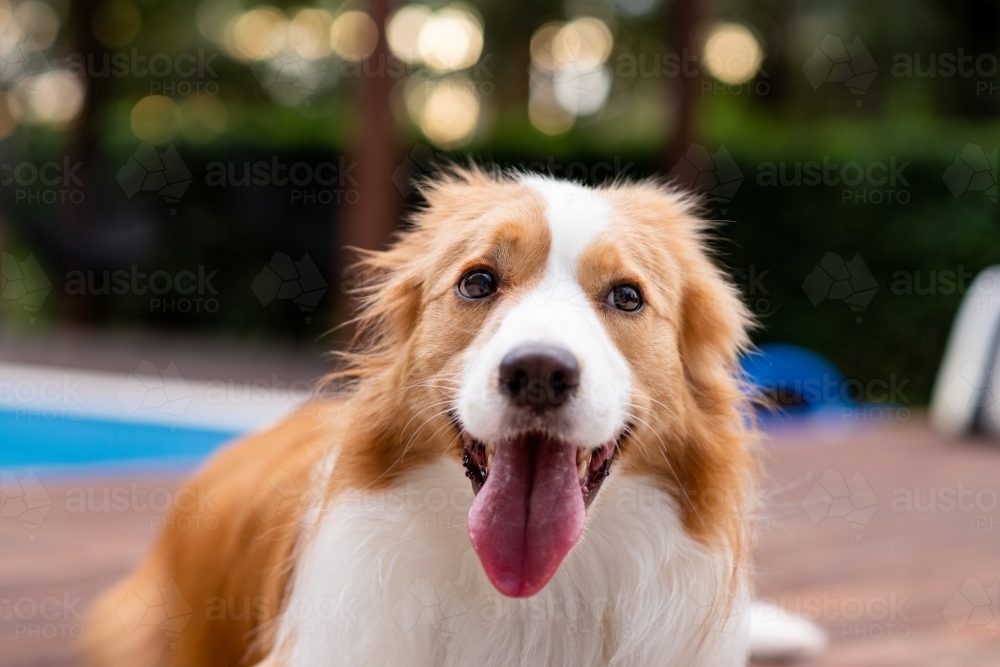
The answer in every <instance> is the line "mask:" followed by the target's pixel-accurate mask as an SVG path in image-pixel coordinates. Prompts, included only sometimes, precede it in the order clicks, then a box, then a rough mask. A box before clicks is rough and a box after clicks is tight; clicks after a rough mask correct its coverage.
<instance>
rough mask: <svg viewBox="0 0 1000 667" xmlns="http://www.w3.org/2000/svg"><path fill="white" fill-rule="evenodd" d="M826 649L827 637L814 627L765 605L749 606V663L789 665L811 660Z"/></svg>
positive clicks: (800, 618) (759, 603)
mask: <svg viewBox="0 0 1000 667" xmlns="http://www.w3.org/2000/svg"><path fill="white" fill-rule="evenodd" d="M824 648H826V633H824V632H823V630H822V629H820V627H819V626H817V625H816V624H815V623H812V622H811V621H807V620H806V619H804V618H802V617H801V616H796V615H795V614H790V613H788V612H787V611H785V610H784V609H781V608H780V607H777V606H775V605H773V604H767V603H765V602H754V603H753V604H752V605H751V606H750V659H751V660H753V661H754V662H759V663H776V662H777V663H789V662H799V661H802V660H808V659H809V658H814V657H816V656H818V655H819V654H820V653H822V652H823V649H824Z"/></svg>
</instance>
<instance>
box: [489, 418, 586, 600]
mask: <svg viewBox="0 0 1000 667" xmlns="http://www.w3.org/2000/svg"><path fill="white" fill-rule="evenodd" d="M584 519H585V510H584V505H583V494H582V493H581V492H580V480H579V478H578V477H577V474H576V448H574V447H572V446H569V445H567V444H565V443H560V442H557V441H553V440H549V439H547V438H541V437H538V436H528V437H524V438H519V439H517V440H514V441H509V442H505V443H503V444H501V445H500V446H499V447H498V448H497V452H496V456H495V457H494V460H493V466H492V468H491V469H490V473H489V477H488V478H487V479H486V483H485V484H484V485H483V488H482V489H480V491H479V495H477V496H476V500H475V502H473V504H472V509H471V510H469V537H470V538H471V539H472V546H473V547H474V548H475V550H476V553H477V554H479V560H480V562H481V563H482V564H483V569H484V570H486V575H487V576H488V577H489V578H490V581H492V582H493V585H494V586H496V587H497V590H499V591H500V592H501V593H503V594H504V595H508V596H510V597H528V596H529V595H534V594H535V593H537V592H538V591H540V590H541V589H542V587H544V586H545V584H547V583H548V582H549V579H551V578H552V575H554V574H555V572H556V570H557V569H558V568H559V564H560V563H562V561H563V559H564V558H565V557H566V554H567V553H569V550H570V549H572V548H573V545H574V544H576V541H577V540H578V539H580V534H581V533H582V532H583V524H584Z"/></svg>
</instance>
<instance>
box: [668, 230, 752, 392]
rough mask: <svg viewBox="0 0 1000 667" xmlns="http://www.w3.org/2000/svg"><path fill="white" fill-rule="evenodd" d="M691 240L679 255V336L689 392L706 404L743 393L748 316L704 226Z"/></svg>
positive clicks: (749, 323) (749, 324) (749, 319)
mask: <svg viewBox="0 0 1000 667" xmlns="http://www.w3.org/2000/svg"><path fill="white" fill-rule="evenodd" d="M692 243H693V245H692V246H691V250H692V252H690V253H689V255H688V256H687V257H684V258H682V262H683V265H684V272H683V277H682V280H683V291H682V295H681V331H680V341H679V342H680V352H681V359H682V361H683V363H684V369H685V375H686V378H687V381H688V383H689V385H690V388H691V391H692V394H693V396H694V398H695V400H696V401H697V402H698V404H699V407H701V408H702V409H708V408H710V407H711V406H713V405H717V404H718V403H719V402H720V401H733V400H735V399H738V398H740V397H741V396H742V393H741V391H740V388H739V383H738V381H737V378H738V373H739V357H740V354H741V353H742V352H743V351H744V350H746V349H747V347H748V346H749V337H748V331H749V329H750V326H751V323H752V318H751V316H750V313H749V311H748V310H747V307H746V305H745V304H744V303H743V300H742V299H741V298H740V295H739V292H738V291H737V288H736V286H735V285H733V283H732V282H731V281H730V280H729V279H728V278H727V277H726V276H725V275H724V274H723V273H722V271H721V270H720V269H719V267H718V266H717V265H716V264H715V262H713V260H712V258H711V255H710V254H709V249H708V246H707V242H706V239H705V237H704V234H703V232H701V231H699V232H698V233H697V234H695V235H694V238H693V239H692ZM734 392H735V393H736V395H735V396H734V395H733V394H734Z"/></svg>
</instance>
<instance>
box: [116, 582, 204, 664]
mask: <svg viewBox="0 0 1000 667" xmlns="http://www.w3.org/2000/svg"><path fill="white" fill-rule="evenodd" d="M192 615H194V610H193V609H192V608H191V605H190V604H188V601H187V600H186V599H185V598H184V596H183V595H182V594H181V589H180V588H179V587H178V586H177V583H176V582H175V581H174V580H173V579H171V580H170V581H168V582H167V584H166V585H165V586H159V585H157V583H156V582H155V581H153V580H152V579H149V578H146V577H140V578H139V579H137V580H136V582H135V585H134V586H133V587H132V590H130V591H129V592H128V595H126V596H125V598H124V599H123V600H122V601H121V602H119V603H118V607H117V608H116V609H115V616H117V617H118V620H119V621H120V622H121V624H122V626H123V627H124V628H125V630H126V631H127V632H134V631H135V630H136V629H138V628H139V627H141V626H150V625H151V626H156V627H158V628H159V629H160V630H161V631H162V632H163V635H164V636H165V637H166V638H167V639H168V640H175V639H176V638H177V637H178V636H179V635H180V633H181V632H182V631H183V630H184V627H185V626H186V625H187V624H188V621H190V620H191V616H192ZM170 646H171V648H174V647H175V646H176V642H174V641H170Z"/></svg>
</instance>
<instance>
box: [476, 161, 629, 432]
mask: <svg viewBox="0 0 1000 667" xmlns="http://www.w3.org/2000/svg"><path fill="white" fill-rule="evenodd" d="M524 183H526V184H527V185H530V186H531V187H532V188H534V189H535V190H536V191H538V192H539V193H540V194H541V195H542V197H543V198H544V199H545V202H546V219H547V221H548V224H549V230H550V232H551V239H552V242H551V248H550V251H549V257H548V262H547V266H546V272H545V275H544V276H543V278H542V280H541V282H540V283H539V284H538V285H536V286H535V287H534V288H533V289H532V290H531V291H530V292H529V293H528V294H526V295H524V296H523V297H521V299H520V300H519V301H518V303H516V304H514V306H513V307H512V308H511V309H510V310H509V311H507V313H506V314H505V315H504V317H503V320H502V322H501V324H500V327H499V328H498V329H497V331H496V332H495V333H493V334H492V335H491V336H490V337H489V338H488V339H487V340H486V341H484V342H482V343H480V344H478V345H473V346H472V347H471V348H470V349H469V350H468V351H467V352H466V354H465V359H464V368H463V378H462V388H461V390H460V392H459V396H458V413H459V419H460V420H461V422H462V424H463V426H464V427H465V429H466V430H467V431H468V432H469V433H470V434H471V435H472V436H473V437H474V438H476V439H477V440H479V441H481V442H486V443H495V442H497V441H499V440H502V439H504V438H505V437H507V436H509V435H513V434H515V433H517V432H521V431H524V430H526V429H529V428H531V426H532V422H531V421H530V420H531V419H532V417H530V416H529V415H525V414H524V412H525V411H524V410H521V409H518V408H517V407H516V406H513V405H511V404H510V403H509V401H508V399H507V398H505V397H504V396H503V395H502V394H501V393H500V386H499V379H498V373H499V367H500V362H501V360H502V359H503V357H504V355H506V354H507V353H508V352H510V351H511V350H514V349H515V348H518V347H520V346H522V345H525V344H531V343H544V344H549V345H557V346H561V347H564V348H566V349H568V350H569V351H570V352H572V353H573V354H574V355H575V356H576V359H577V362H578V363H579V365H580V370H581V377H580V386H579V388H578V389H577V391H576V392H574V394H573V395H572V397H571V398H570V400H569V401H567V403H566V404H565V405H563V406H562V407H561V408H560V409H558V410H555V411H554V412H552V413H549V414H546V415H545V416H544V418H543V419H544V424H545V427H546V428H547V429H548V430H549V431H550V432H552V433H553V435H556V436H558V437H559V438H560V439H561V440H564V441H566V442H568V443H571V444H573V445H575V446H577V447H582V448H595V449H596V448H599V447H601V446H603V445H605V444H607V443H608V442H609V441H610V440H612V439H613V438H615V437H616V436H617V435H618V434H619V432H620V431H621V429H622V428H623V426H624V425H625V422H626V418H627V413H628V404H629V398H630V395H631V373H630V371H629V367H628V364H627V362H626V361H625V359H624V357H622V354H621V352H620V351H619V350H618V348H617V347H616V346H615V344H614V342H613V341H612V340H611V337H610V336H609V335H608V333H607V331H606V330H605V328H604V324H603V323H602V322H601V319H600V317H599V315H598V313H597V312H596V310H595V308H596V307H597V306H595V303H594V301H593V299H592V297H591V296H588V295H587V294H585V293H584V291H583V289H582V288H581V287H580V283H579V280H578V278H577V274H576V272H577V262H578V260H579V258H580V256H581V255H582V254H583V252H584V250H586V248H587V247H588V246H589V245H590V244H591V243H592V242H593V241H594V240H595V239H596V238H598V237H599V236H600V235H601V234H602V233H603V232H604V231H605V230H606V229H607V227H608V225H609V224H610V220H611V205H610V204H609V202H608V201H607V200H606V199H605V198H604V197H603V195H601V194H600V193H598V192H594V191H592V190H589V189H587V188H584V187H582V186H579V185H575V184H573V183H565V182H559V181H554V180H550V179H547V178H542V177H537V176H530V177H525V178H524Z"/></svg>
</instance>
